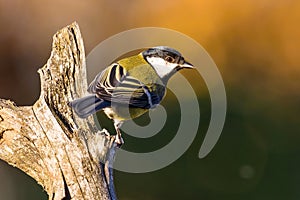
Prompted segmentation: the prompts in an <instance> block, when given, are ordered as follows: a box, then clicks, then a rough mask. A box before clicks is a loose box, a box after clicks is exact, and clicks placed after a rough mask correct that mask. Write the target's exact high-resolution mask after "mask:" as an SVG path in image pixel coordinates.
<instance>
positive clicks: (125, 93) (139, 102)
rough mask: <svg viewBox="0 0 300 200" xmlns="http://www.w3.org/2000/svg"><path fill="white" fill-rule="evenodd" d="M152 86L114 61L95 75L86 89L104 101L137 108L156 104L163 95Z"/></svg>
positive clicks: (157, 86) (154, 85) (158, 86)
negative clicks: (142, 81) (145, 83)
mask: <svg viewBox="0 0 300 200" xmlns="http://www.w3.org/2000/svg"><path fill="white" fill-rule="evenodd" d="M151 86H153V87H152V88H160V90H161V89H162V88H163V87H161V86H160V85H158V84H157V85H156V84H152V85H151ZM152 88H149V86H146V85H144V84H143V83H141V82H140V81H139V80H138V79H136V78H134V77H132V76H130V75H128V73H127V71H126V70H125V69H124V68H123V67H122V66H121V65H119V64H117V63H114V64H112V65H111V66H109V67H108V68H107V69H105V70H104V71H102V72H101V73H100V74H98V75H97V76H96V78H95V79H94V81H93V82H92V83H91V84H90V86H89V88H88V91H89V92H90V93H94V94H96V95H97V96H98V97H99V98H101V99H103V100H106V101H111V102H115V103H120V104H127V105H130V106H133V107H139V108H151V107H153V106H155V105H157V104H158V103H159V102H160V101H161V99H162V97H163V95H161V93H159V92H157V91H153V89H152ZM163 89H164V88H163Z"/></svg>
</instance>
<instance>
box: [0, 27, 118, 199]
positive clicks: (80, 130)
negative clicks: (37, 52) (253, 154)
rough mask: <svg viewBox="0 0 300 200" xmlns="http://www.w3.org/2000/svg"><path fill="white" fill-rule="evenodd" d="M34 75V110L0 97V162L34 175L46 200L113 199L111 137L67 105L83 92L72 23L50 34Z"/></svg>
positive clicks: (80, 54)
mask: <svg viewBox="0 0 300 200" xmlns="http://www.w3.org/2000/svg"><path fill="white" fill-rule="evenodd" d="M39 74H40V79H41V95H40V98H39V99H38V100H37V102H36V103H35V104H34V105H33V106H26V107H18V106H16V105H15V104H14V103H13V102H11V101H9V100H2V99H0V158H1V159H2V160H4V161H6V162H8V163H9V164H10V165H12V166H15V167H17V168H19V169H21V170H23V171H24V172H25V173H27V174H28V175H30V176H31V177H33V178H34V179H35V180H36V181H37V182H38V183H39V184H41V185H42V186H43V187H44V189H45V190H46V192H47V193H48V195H49V199H59V200H61V199H71V198H72V199H78V200H79V199H88V200H90V199H101V200H102V199H103V200H109V199H116V195H115V191H114V187H113V179H112V169H111V168H109V166H111V164H112V163H111V162H112V161H113V157H114V152H115V150H116V144H115V142H114V139H115V138H114V137H110V136H106V135H105V134H104V133H102V132H101V131H99V130H98V129H97V127H96V125H95V123H94V119H93V117H89V118H87V119H80V118H78V117H77V116H76V115H75V114H73V112H72V109H71V108H70V107H69V106H68V102H70V101H72V100H73V99H74V98H78V97H81V96H84V95H85V94H86V91H87V80H86V66H85V52H84V46H83V40H82V37H81V34H80V31H79V27H78V25H77V24H76V23H73V24H71V25H70V26H67V27H65V28H63V29H62V30H60V31H58V32H57V33H56V34H55V35H54V37H53V45H52V52H51V56H50V58H49V60H48V62H47V64H46V65H45V66H44V67H42V68H41V69H40V70H39Z"/></svg>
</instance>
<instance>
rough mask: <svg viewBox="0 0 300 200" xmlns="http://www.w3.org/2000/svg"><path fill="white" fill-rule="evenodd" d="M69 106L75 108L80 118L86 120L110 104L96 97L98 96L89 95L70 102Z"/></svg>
mask: <svg viewBox="0 0 300 200" xmlns="http://www.w3.org/2000/svg"><path fill="white" fill-rule="evenodd" d="M69 105H70V106H71V107H72V108H73V110H74V111H75V113H76V114H77V115H78V117H80V118H86V117H88V116H89V115H92V114H94V113H96V112H97V111H99V110H101V109H103V108H105V107H108V106H109V105H110V102H108V101H104V100H102V99H99V98H98V97H96V95H89V96H86V97H82V98H79V99H75V100H74V101H72V102H70V103H69Z"/></svg>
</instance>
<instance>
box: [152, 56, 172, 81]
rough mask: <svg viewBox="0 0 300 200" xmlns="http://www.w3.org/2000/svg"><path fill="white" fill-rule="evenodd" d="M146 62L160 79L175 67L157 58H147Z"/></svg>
mask: <svg viewBox="0 0 300 200" xmlns="http://www.w3.org/2000/svg"><path fill="white" fill-rule="evenodd" d="M147 60H148V62H149V63H150V64H151V65H152V66H153V68H154V69H155V71H156V73H157V74H158V75H159V77H160V78H163V77H165V76H166V75H168V74H170V73H171V72H172V70H173V69H175V67H176V66H177V64H176V63H168V62H167V61H165V60H164V59H162V58H159V57H148V58H147Z"/></svg>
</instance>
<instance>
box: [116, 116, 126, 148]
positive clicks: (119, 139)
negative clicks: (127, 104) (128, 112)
mask: <svg viewBox="0 0 300 200" xmlns="http://www.w3.org/2000/svg"><path fill="white" fill-rule="evenodd" d="M122 124H123V123H122V122H119V121H115V122H114V126H115V129H116V132H117V135H116V143H117V144H118V146H119V147H120V146H122V144H124V140H123V138H122V135H121V131H120V127H121V125H122Z"/></svg>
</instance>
